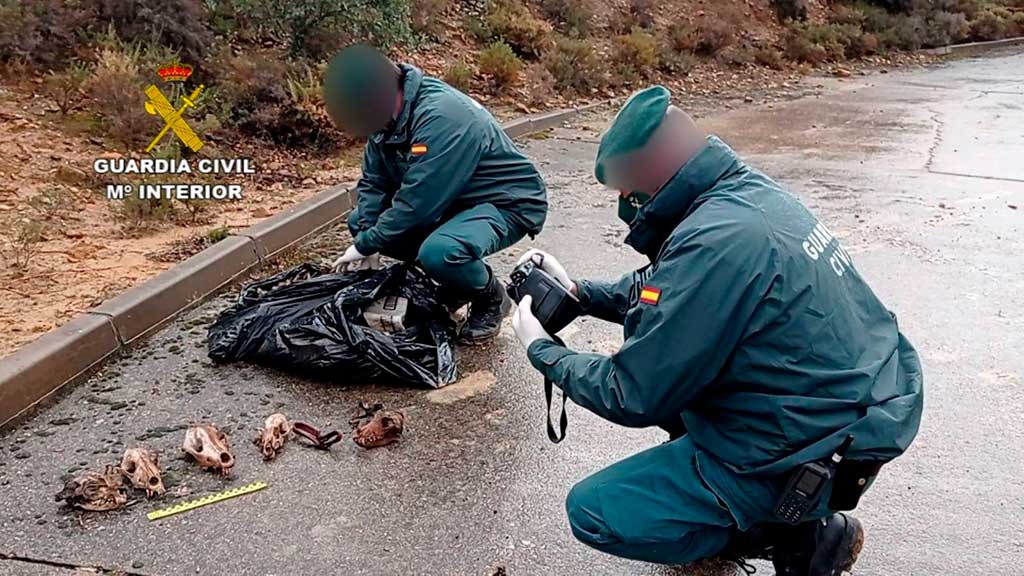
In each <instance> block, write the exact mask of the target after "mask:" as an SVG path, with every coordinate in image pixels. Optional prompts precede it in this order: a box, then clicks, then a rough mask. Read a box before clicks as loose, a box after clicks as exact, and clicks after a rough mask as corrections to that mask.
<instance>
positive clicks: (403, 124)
mask: <svg viewBox="0 0 1024 576" xmlns="http://www.w3.org/2000/svg"><path fill="white" fill-rule="evenodd" d="M398 68H399V69H400V70H401V71H402V90H403V92H404V93H403V96H402V111H401V112H399V113H398V118H395V119H394V120H392V121H391V122H389V123H388V125H387V127H385V128H384V129H383V130H380V131H379V132H375V133H374V134H373V135H372V136H370V138H372V139H373V141H374V142H375V143H376V144H381V143H384V142H386V143H388V144H402V143H404V142H405V141H407V140H408V139H409V130H408V128H409V119H410V117H411V116H412V108H413V106H415V104H416V98H417V97H418V96H419V91H420V84H421V83H422V82H423V71H422V70H420V69H419V68H417V67H415V66H412V65H411V64H399V65H398Z"/></svg>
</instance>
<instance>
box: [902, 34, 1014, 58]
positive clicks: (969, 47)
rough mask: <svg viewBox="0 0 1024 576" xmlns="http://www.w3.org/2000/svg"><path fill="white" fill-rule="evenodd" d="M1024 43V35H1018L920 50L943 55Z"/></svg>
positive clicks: (961, 53)
mask: <svg viewBox="0 0 1024 576" xmlns="http://www.w3.org/2000/svg"><path fill="white" fill-rule="evenodd" d="M1019 44H1024V36H1018V37H1016V38H1004V39H1002V40H990V41H988V42H971V43H968V44H949V45H948V46H939V47H938V48H925V49H923V50H921V52H922V53H924V54H932V55H935V56H945V55H947V54H958V55H964V54H974V53H979V52H983V51H985V50H992V49H996V48H1005V47H1007V46H1017V45H1019Z"/></svg>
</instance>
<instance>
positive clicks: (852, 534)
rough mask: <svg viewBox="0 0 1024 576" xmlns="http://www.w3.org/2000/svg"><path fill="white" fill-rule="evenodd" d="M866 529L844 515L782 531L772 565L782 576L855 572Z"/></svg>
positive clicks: (833, 575) (825, 575)
mask: <svg viewBox="0 0 1024 576" xmlns="http://www.w3.org/2000/svg"><path fill="white" fill-rule="evenodd" d="M863 546H864V528H862V527H861V525H860V522H859V521H858V520H857V519H856V518H854V517H853V516H850V515H848V514H844V513H842V512H840V513H838V514H835V515H833V516H829V517H828V518H822V519H820V520H814V521H811V522H804V523H802V524H799V525H797V526H792V527H789V530H783V531H782V533H781V534H780V539H779V541H778V542H777V543H776V546H775V550H774V554H773V557H772V562H773V563H774V564H775V573H776V574H778V575H779V576H840V575H841V574H843V573H844V572H848V571H849V570H850V569H851V568H853V564H854V563H855V562H856V561H857V556H858V555H860V551H861V548H862V547H863Z"/></svg>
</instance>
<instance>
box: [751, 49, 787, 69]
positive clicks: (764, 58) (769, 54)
mask: <svg viewBox="0 0 1024 576" xmlns="http://www.w3.org/2000/svg"><path fill="white" fill-rule="evenodd" d="M754 62H756V63H757V64H758V65H760V66H765V67H767V68H771V69H772V70H782V69H783V68H785V67H786V61H785V58H784V57H783V55H782V51H780V50H779V49H778V48H775V47H773V46H762V47H760V48H757V49H755V50H754Z"/></svg>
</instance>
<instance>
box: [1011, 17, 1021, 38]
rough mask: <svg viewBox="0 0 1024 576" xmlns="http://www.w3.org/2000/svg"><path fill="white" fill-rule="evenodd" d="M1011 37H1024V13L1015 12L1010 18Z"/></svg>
mask: <svg viewBox="0 0 1024 576" xmlns="http://www.w3.org/2000/svg"><path fill="white" fill-rule="evenodd" d="M1010 26H1011V27H1012V28H1011V29H1012V33H1011V34H1010V35H1011V36H1024V11H1022V12H1014V14H1013V16H1011V17H1010Z"/></svg>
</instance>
